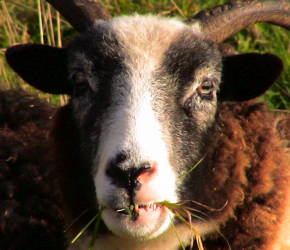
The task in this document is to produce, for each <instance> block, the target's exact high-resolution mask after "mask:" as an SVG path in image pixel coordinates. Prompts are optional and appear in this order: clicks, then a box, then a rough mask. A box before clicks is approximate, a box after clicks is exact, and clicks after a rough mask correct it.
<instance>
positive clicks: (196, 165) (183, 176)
mask: <svg viewBox="0 0 290 250" xmlns="http://www.w3.org/2000/svg"><path fill="white" fill-rule="evenodd" d="M205 156H206V155H204V156H203V157H201V158H200V160H199V161H198V162H197V163H195V164H194V165H193V167H191V168H190V169H189V170H188V171H186V172H185V173H184V174H182V175H180V176H179V177H178V178H179V179H184V178H185V177H186V176H188V175H189V174H190V173H191V172H192V171H193V170H194V169H196V168H197V167H198V166H199V164H200V163H201V162H202V161H203V160H204V159H205Z"/></svg>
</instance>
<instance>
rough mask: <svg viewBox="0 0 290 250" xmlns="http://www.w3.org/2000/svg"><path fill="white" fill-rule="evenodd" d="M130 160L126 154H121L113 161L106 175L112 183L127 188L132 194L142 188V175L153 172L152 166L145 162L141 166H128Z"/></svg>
mask: <svg viewBox="0 0 290 250" xmlns="http://www.w3.org/2000/svg"><path fill="white" fill-rule="evenodd" d="M128 162H129V160H128V159H127V157H126V156H125V155H124V154H119V155H118V156H117V157H116V158H115V159H114V160H112V161H111V162H110V164H109V166H108V168H107V169H106V175H107V176H108V177H109V178H110V179H111V182H112V183H113V184H114V185H116V186H118V187H120V188H125V189H126V190H128V191H129V192H130V193H131V192H134V191H136V190H138V189H140V187H141V182H140V181H139V179H140V178H142V175H144V174H145V173H148V172H150V171H151V169H152V166H151V164H150V163H149V162H143V163H141V164H139V165H137V166H136V165H130V164H129V165H128Z"/></svg>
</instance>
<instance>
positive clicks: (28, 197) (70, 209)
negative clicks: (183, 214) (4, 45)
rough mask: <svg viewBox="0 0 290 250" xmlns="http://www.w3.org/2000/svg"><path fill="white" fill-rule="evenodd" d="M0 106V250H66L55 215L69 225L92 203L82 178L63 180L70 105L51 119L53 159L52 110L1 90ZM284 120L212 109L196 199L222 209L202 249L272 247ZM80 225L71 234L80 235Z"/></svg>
mask: <svg viewBox="0 0 290 250" xmlns="http://www.w3.org/2000/svg"><path fill="white" fill-rule="evenodd" d="M0 105H1V106H0V118H1V119H0V122H1V130H0V142H1V143H0V191H1V192H0V194H1V198H0V249H65V248H66V245H65V235H64V233H63V218H62V213H63V215H64V217H65V218H64V219H66V221H71V219H72V218H76V216H78V215H80V212H81V211H85V210H86V209H87V208H88V207H90V206H91V205H92V200H90V197H91V196H90V194H88V195H87V196H84V194H86V192H87V191H88V192H89V191H90V190H88V189H87V187H85V186H82V185H81V183H82V181H80V185H75V181H74V182H71V181H70V178H77V177H79V176H80V171H81V170H80V169H81V168H80V167H79V166H80V164H79V163H78V161H79V159H78V154H77V151H78V149H77V144H78V142H77V141H76V134H73V136H72V133H76V131H75V130H74V128H73V123H72V121H71V118H70V117H69V112H68V111H69V108H70V106H69V105H68V106H65V107H63V108H61V109H59V110H58V112H57V115H56V117H55V119H54V124H53V126H54V131H53V136H54V137H55V139H56V142H57V144H56V145H54V146H53V150H55V151H56V152H57V155H55V156H54V157H53V156H51V155H50V152H52V151H53V150H52V148H51V147H52V146H51V145H50V142H49V139H48V129H49V127H50V117H51V116H52V115H53V113H54V108H52V107H50V106H49V105H47V104H45V103H42V102H39V101H38V100H36V99H34V98H31V97H30V96H28V95H26V94H25V93H24V92H18V91H8V92H0ZM31 105H33V106H31ZM32 107H33V108H32ZM3 118H5V122H3V121H4V119H3ZM279 120H281V121H282V122H278V121H279ZM289 120H290V119H289V117H286V118H285V117H284V118H283V119H281V117H280V116H277V115H276V116H274V115H272V114H270V113H269V112H268V110H267V108H266V106H265V105H264V104H260V103H256V102H255V101H249V102H244V103H239V104H237V103H222V104H220V105H219V107H218V115H217V124H218V126H217V127H216V128H215V131H213V132H214V136H212V141H211V142H208V145H209V144H211V145H212V147H210V148H209V151H208V153H207V156H208V157H207V159H206V162H205V163H206V164H204V166H203V167H205V171H204V173H206V175H205V176H204V178H202V180H200V183H199V185H201V186H202V187H203V190H202V197H200V195H199V197H198V198H199V199H198V201H199V202H201V203H204V204H207V205H208V206H211V207H216V208H218V207H223V206H224V205H225V204H226V206H225V207H224V208H223V209H221V210H216V211H214V212H212V214H211V215H210V216H211V217H215V218H216V220H217V221H219V223H220V225H221V226H220V232H221V233H222V235H223V236H224V237H222V236H221V234H220V233H213V234H210V235H208V236H207V237H206V238H204V246H205V249H208V250H211V249H217V250H222V249H223V250H226V249H229V247H228V244H229V245H230V246H231V248H232V249H239V250H240V249H245V250H249V249H251V250H255V249H256V250H257V249H263V250H270V249H274V246H275V244H276V242H277V241H278V240H279V235H280V234H282V232H281V228H282V227H283V224H282V223H283V221H284V220H285V218H284V217H285V216H286V211H287V209H289V206H290V201H289V197H290V195H289V193H290V191H289V188H288V186H287V184H288V183H289V181H290V169H289V168H290V167H289V166H290V164H289V163H290V159H289V149H288V148H287V139H289V137H287V135H288V134H289V133H288V132H289V127H287V124H289ZM283 124H284V125H283ZM285 124H286V125H285ZM277 127H278V128H279V130H280V131H282V134H281V132H280V133H277ZM281 138H283V140H281ZM287 150H288V151H287ZM55 159H57V164H56V165H57V166H58V168H57V169H55V168H54V166H55V165H54V163H53V160H55ZM55 177H57V178H55ZM56 179H57V180H58V182H59V183H60V184H61V192H62V199H60V197H59V194H58V193H57V192H54V193H52V190H58V188H59V186H58V183H56V182H55V180H56ZM74 180H75V179H74ZM209 180H211V181H209ZM76 187H77V188H76ZM68 191H69V192H70V193H71V195H67V192H68ZM192 192H194V191H193V190H192ZM72 193H73V194H72ZM60 200H61V202H62V203H64V204H62V205H60V203H59V201H60ZM80 201H81V202H80ZM86 219H87V218H86ZM82 223H83V221H82V220H79V223H78V224H77V223H75V224H74V227H73V228H71V230H72V231H74V232H76V231H79V230H80V228H81V227H82V226H83V225H84V224H82ZM11 239H13V241H11ZM35 239H37V240H35ZM225 239H227V241H226V240H225Z"/></svg>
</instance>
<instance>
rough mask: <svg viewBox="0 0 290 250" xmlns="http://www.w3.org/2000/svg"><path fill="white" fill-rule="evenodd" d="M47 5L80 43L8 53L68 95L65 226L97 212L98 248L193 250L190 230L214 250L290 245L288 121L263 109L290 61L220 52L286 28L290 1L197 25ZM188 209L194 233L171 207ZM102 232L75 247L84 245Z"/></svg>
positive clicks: (59, 163) (234, 6)
mask: <svg viewBox="0 0 290 250" xmlns="http://www.w3.org/2000/svg"><path fill="white" fill-rule="evenodd" d="M49 2H50V3H51V4H52V5H53V6H55V7H56V8H57V9H58V10H60V11H61V12H62V14H63V15H64V16H65V18H66V19H67V20H68V21H69V22H70V23H71V24H72V25H73V26H74V27H75V28H76V29H77V30H78V31H80V33H81V34H80V36H79V37H77V38H76V39H74V40H73V41H72V42H71V43H70V44H69V45H68V47H67V48H53V47H49V46H46V45H35V44H28V45H18V46H14V47H11V48H9V49H8V50H7V52H6V58H7V61H8V63H9V64H10V66H11V67H12V69H14V70H15V71H16V72H17V73H18V74H19V75H20V76H21V77H22V78H23V79H24V80H26V81H27V82H28V83H29V84H31V85H32V86H34V87H36V88H38V89H40V90H42V91H44V92H47V93H54V94H68V95H70V96H71V98H70V101H69V103H68V104H67V105H66V106H64V107H61V108H59V109H58V110H57V111H56V114H55V116H54V121H53V123H52V125H51V135H52V138H53V144H52V145H51V146H50V147H51V150H53V151H54V156H53V157H52V160H53V161H54V163H53V164H52V165H53V167H52V169H53V171H54V172H55V174H54V176H57V179H58V185H59V186H60V191H61V198H60V199H59V200H60V202H61V204H60V205H59V207H60V208H61V211H62V213H63V216H64V220H65V222H66V224H70V223H71V222H72V221H74V223H72V225H71V226H70V227H69V229H68V231H70V233H72V234H73V233H76V232H79V231H80V230H81V228H82V227H83V226H84V225H85V224H86V222H87V221H88V220H89V219H91V218H92V217H93V216H94V215H95V214H97V213H100V214H101V220H102V223H101V225H100V228H99V231H98V235H97V238H96V239H95V242H94V246H93V247H94V249H160V248H164V249H172V250H174V249H179V248H180V247H182V246H184V247H186V248H188V249H189V248H191V247H193V246H192V239H193V238H194V235H193V230H194V231H197V232H198V233H199V234H200V235H201V236H202V237H203V242H204V243H203V244H204V247H205V248H206V249H230V248H231V249H265V250H266V249H286V248H287V247H290V243H289V241H290V239H289V233H288V232H289V231H290V218H289V217H290V215H289V208H290V189H289V187H288V186H287V183H288V182H289V180H290V169H289V166H290V164H289V150H288V149H287V146H286V143H285V141H283V140H281V139H280V138H279V134H278V133H277V122H278V121H279V120H280V119H281V118H279V117H275V116H273V115H272V114H270V113H269V112H268V111H267V108H266V106H265V104H261V103H257V101H256V100H255V98H256V97H258V96H260V95H261V94H262V93H264V92H265V91H266V90H267V89H268V88H269V87H270V86H271V85H272V84H273V82H274V81H275V79H276V78H277V77H278V76H279V74H280V73H281V71H282V63H281V61H280V59H279V58H277V57H276V56H274V55H271V54H264V55H259V54H256V53H248V54H241V55H230V56H222V55H221V53H220V51H219V50H218V47H217V45H216V43H220V42H222V41H223V40H224V39H225V38H226V37H228V36H229V35H231V34H233V33H235V32H237V31H238V30H240V29H242V28H243V27H245V26H247V25H249V24H251V23H255V22H261V21H263V22H271V23H275V24H278V25H280V26H283V27H285V28H289V27H290V20H289V12H290V10H289V9H290V5H289V2H288V1H284V0H281V1H279V5H277V3H276V2H274V1H272V0H266V1H256V0H255V1H242V2H241V1H232V2H230V3H229V4H226V5H223V6H219V7H217V8H214V9H213V10H211V11H206V12H201V13H199V14H197V15H196V16H195V17H194V19H193V20H192V22H191V24H189V25H187V24H184V23H183V22H181V21H179V20H178V19H169V18H161V17H155V16H139V15H135V16H132V17H126V16H125V17H119V18H114V19H110V20H107V21H95V18H96V17H102V18H103V19H108V18H109V15H108V14H107V13H106V12H105V11H104V9H102V8H101V7H100V4H96V5H95V4H94V3H93V2H89V1H88V2H86V1H77V0H75V1H69V2H68V1H66V2H64V1H53V0H49ZM84 3H85V4H84ZM253 13H258V14H256V15H253ZM164 34H166V35H164ZM51 202H52V204H54V203H53V199H52V200H51ZM182 202H184V203H185V204H186V206H187V207H189V208H188V209H189V211H192V214H191V215H190V217H187V218H185V220H186V219H188V221H190V226H189V225H188V223H185V222H184V221H183V220H181V221H180V220H178V217H177V218H174V217H175V215H176V214H174V211H173V210H172V209H170V206H169V205H166V204H176V203H177V204H178V203H182ZM56 204H57V203H56ZM48 223H50V222H48ZM51 223H52V224H51V225H55V224H54V222H53V221H52V222H51ZM93 231H94V230H93V228H92V229H88V231H87V232H86V233H85V235H84V236H83V238H82V239H80V240H79V241H77V242H76V243H75V244H71V245H70V246H69V248H70V249H87V248H88V247H89V245H90V244H91V243H90V242H91V238H92V235H93ZM50 235H52V240H51V242H53V233H51V234H50ZM54 237H60V238H61V237H62V236H59V235H57V236H54ZM93 238H94V237H93ZM61 239H62V238H61ZM58 244H60V243H58ZM60 245H61V244H60ZM58 246H59V245H57V247H56V248H58ZM28 247H29V244H28Z"/></svg>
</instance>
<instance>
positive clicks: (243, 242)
mask: <svg viewBox="0 0 290 250" xmlns="http://www.w3.org/2000/svg"><path fill="white" fill-rule="evenodd" d="M218 114H219V115H218V120H219V121H220V124H221V127H220V129H221V130H220V132H219V138H218V139H217V140H216V138H215V140H216V146H215V147H213V148H211V157H212V158H211V159H210V160H209V162H208V164H209V166H210V167H209V169H208V173H209V175H211V176H212V177H213V180H212V182H210V184H209V185H207V189H206V190H205V192H208V194H209V195H211V197H212V199H215V197H216V198H217V199H218V198H220V197H225V196H226V197H228V200H227V201H228V205H227V207H226V208H225V210H224V211H223V212H222V213H221V214H220V215H218V216H217V218H218V219H219V220H220V222H221V224H222V226H221V228H220V231H221V233H222V234H223V236H224V237H225V238H224V237H221V236H220V235H219V234H214V235H210V236H209V237H207V238H206V239H205V246H206V249H217V250H221V249H229V248H228V244H229V245H230V246H231V248H232V249H245V250H246V249H247V250H249V249H251V250H255V249H264V250H266V249H267V250H271V249H275V248H274V246H275V244H278V242H279V240H280V238H279V236H280V235H281V234H282V233H283V232H282V231H281V230H282V228H283V227H284V226H285V225H283V224H282V223H283V221H285V219H286V216H287V211H288V210H289V209H290V207H289V205H290V202H289V200H290V190H289V186H288V183H289V181H290V154H289V153H290V150H289V148H287V140H281V138H280V136H279V133H277V126H276V125H277V124H279V126H280V128H279V129H280V131H282V130H284V131H285V133H284V134H286V131H287V130H288V131H289V127H286V126H285V124H287V123H289V121H290V117H289V116H288V117H284V118H283V117H279V116H277V117H275V116H273V115H272V114H270V113H269V111H268V110H267V108H266V105H265V104H261V103H255V102H254V101H250V102H244V103H240V104H234V103H232V104H221V105H220V107H219V111H218ZM279 120H281V121H282V123H279ZM283 124H284V125H283ZM283 139H287V138H286V137H284V138H283ZM288 139H289V138H288ZM213 190H216V191H215V192H213ZM215 194H217V195H216V196H215ZM225 194H226V195H225ZM212 202H213V200H212ZM214 203H215V204H216V203H217V201H216V202H214ZM285 236H286V235H285ZM225 239H227V241H228V242H226V241H225Z"/></svg>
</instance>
